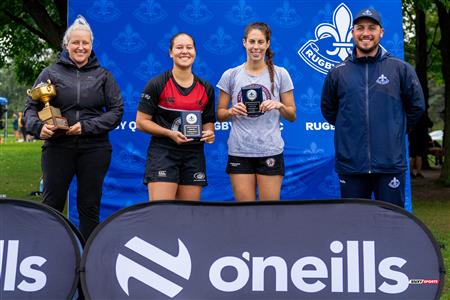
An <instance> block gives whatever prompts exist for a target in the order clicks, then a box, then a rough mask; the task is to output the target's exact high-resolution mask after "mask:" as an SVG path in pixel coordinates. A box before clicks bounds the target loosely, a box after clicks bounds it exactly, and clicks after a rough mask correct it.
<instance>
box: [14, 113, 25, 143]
mask: <svg viewBox="0 0 450 300" xmlns="http://www.w3.org/2000/svg"><path fill="white" fill-rule="evenodd" d="M12 124H13V130H14V136H15V138H16V142H18V143H20V142H23V140H24V139H23V136H22V132H21V130H20V129H19V115H18V114H16V113H13V123H12Z"/></svg>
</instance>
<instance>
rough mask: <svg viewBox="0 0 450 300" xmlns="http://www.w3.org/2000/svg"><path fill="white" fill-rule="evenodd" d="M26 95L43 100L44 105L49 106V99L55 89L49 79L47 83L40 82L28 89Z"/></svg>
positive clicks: (36, 99) (54, 94)
mask: <svg viewBox="0 0 450 300" xmlns="http://www.w3.org/2000/svg"><path fill="white" fill-rule="evenodd" d="M27 95H28V96H30V97H31V99H33V100H35V101H41V102H44V104H45V106H49V102H50V100H51V99H52V98H53V97H55V96H56V89H55V86H54V85H53V84H52V82H51V81H50V79H49V80H47V83H44V82H41V83H39V84H38V85H37V86H35V87H34V88H32V89H28V90H27Z"/></svg>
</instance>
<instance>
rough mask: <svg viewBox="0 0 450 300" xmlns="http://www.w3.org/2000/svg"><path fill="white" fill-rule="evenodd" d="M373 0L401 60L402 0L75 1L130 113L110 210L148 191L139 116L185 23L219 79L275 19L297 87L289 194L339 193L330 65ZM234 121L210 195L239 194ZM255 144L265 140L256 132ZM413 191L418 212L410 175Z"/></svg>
mask: <svg viewBox="0 0 450 300" xmlns="http://www.w3.org/2000/svg"><path fill="white" fill-rule="evenodd" d="M367 5H373V6H374V7H375V8H376V9H377V10H379V12H380V13H381V15H382V18H383V27H384V29H385V34H384V37H383V39H382V41H381V44H382V46H383V47H384V48H386V49H387V50H388V51H390V52H392V53H393V54H394V55H396V56H398V57H400V58H402V57H403V29H402V3H401V0H384V1H383V0H380V1H376V2H369V3H368V2H367V1H360V0H348V1H333V0H330V1H310V0H285V1H276V0H273V1H271V0H265V1H260V0H231V1H229V0H216V1H206V0H164V1H162V0H102V1H91V0H71V1H69V17H68V20H69V23H71V22H73V20H74V19H75V17H76V16H77V15H78V14H81V15H83V16H85V17H86V19H87V20H88V22H89V23H90V25H91V26H92V29H93V32H94V37H95V39H94V51H95V52H96V54H97V56H98V58H99V60H100V62H101V64H102V65H103V66H104V67H106V68H108V69H109V70H111V71H112V72H113V74H114V76H115V78H116V80H117V81H118V83H119V86H120V88H121V90H122V93H123V96H124V100H125V115H124V118H123V121H122V122H121V123H120V125H119V126H118V127H117V129H116V130H114V131H113V132H112V134H111V141H112V144H113V157H112V163H111V168H110V170H109V172H108V174H107V176H106V179H105V184H104V188H103V199H102V208H101V218H102V219H104V218H106V217H107V216H109V215H111V214H112V213H113V212H115V211H116V210H118V209H120V208H123V207H126V206H130V205H132V204H136V203H139V202H145V201H147V199H148V194H147V188H146V186H145V185H143V175H144V168H145V160H146V155H147V147H148V144H149V140H150V136H149V135H148V134H144V133H142V132H138V131H137V129H136V123H135V118H136V111H137V106H138V103H139V100H140V95H141V93H142V91H143V89H144V86H145V84H146V83H147V81H148V80H149V79H151V78H152V77H154V76H156V75H158V74H160V73H161V72H163V71H165V70H167V69H170V68H171V67H172V60H171V59H170V57H169V55H168V50H169V40H170V38H171V37H172V36H173V35H174V34H175V33H177V32H181V31H183V32H187V33H190V34H192V35H193V36H194V39H195V44H196V50H197V57H196V59H195V64H194V68H193V70H194V72H195V73H196V74H197V75H198V76H200V77H201V78H204V79H206V80H208V81H209V82H210V83H211V84H212V85H213V86H215V85H216V84H217V82H218V81H219V79H220V77H221V75H222V73H223V72H224V71H225V70H227V69H228V68H231V67H234V66H237V65H239V64H242V63H243V62H245V60H246V54H245V50H244V48H243V46H242V38H243V32H244V28H245V26H246V25H247V24H249V23H250V22H254V21H263V22H266V23H268V24H269V25H270V26H271V28H272V39H271V44H270V45H271V49H272V50H273V51H274V53H275V57H274V62H275V64H276V65H280V66H282V67H285V68H286V69H287V70H288V71H289V73H290V75H291V77H292V80H293V83H294V87H295V89H294V97H295V103H296V106H297V120H296V121H295V122H293V123H290V122H287V121H285V120H282V121H281V127H282V136H283V138H284V140H285V144H286V146H285V152H284V157H285V163H286V176H285V178H284V181H283V186H282V189H281V198H282V199H283V200H293V199H311V200H313V199H329V198H338V197H339V180H338V177H337V175H336V173H335V171H334V146H333V132H334V128H333V126H331V125H330V124H328V123H327V122H325V120H324V119H323V117H322V115H321V112H320V94H321V90H322V83H323V80H324V78H325V75H326V73H327V72H328V70H330V68H332V67H333V66H334V65H335V64H337V63H339V62H341V61H342V60H343V59H345V57H346V56H347V55H348V53H349V52H350V51H351V49H352V46H353V45H352V40H351V34H350V31H351V26H352V21H353V18H354V16H355V14H356V13H357V12H358V11H359V10H361V9H362V8H364V7H365V6H367ZM217 94H218V90H217V89H216V95H217ZM216 104H217V103H216ZM380 117H381V116H380ZM231 126H232V125H231V123H230V122H217V123H216V124H215V130H216V141H215V143H214V144H212V145H205V152H206V161H207V176H208V182H209V185H208V186H207V187H206V188H205V189H204V190H203V193H202V199H203V201H231V200H232V199H233V194H232V190H231V187H230V183H229V179H228V175H227V174H226V173H225V167H226V163H227V139H228V135H229V133H230V128H231ZM253 142H254V143H255V144H258V143H260V142H261V141H260V140H259V138H258V136H257V135H255V136H254V141H253ZM407 176H408V174H407ZM406 195H407V199H406V207H407V209H409V210H410V209H411V201H410V199H411V197H410V186H409V178H408V184H407V192H406ZM75 196H76V185H75V184H72V186H71V192H70V203H71V205H70V220H71V221H73V222H75V223H78V216H77V212H76V205H75V204H74V201H75Z"/></svg>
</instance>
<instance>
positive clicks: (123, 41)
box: [113, 25, 145, 54]
mask: <svg viewBox="0 0 450 300" xmlns="http://www.w3.org/2000/svg"><path fill="white" fill-rule="evenodd" d="M113 47H114V48H116V49H117V50H118V51H120V52H124V53H128V54H132V53H136V52H139V51H140V50H142V49H143V48H144V47H145V42H144V40H143V39H142V38H141V37H140V35H139V34H138V33H137V32H135V31H134V30H133V28H132V27H131V26H130V25H127V26H126V27H125V31H123V32H121V33H119V36H118V37H117V38H116V39H114V41H113Z"/></svg>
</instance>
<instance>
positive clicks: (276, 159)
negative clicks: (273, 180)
mask: <svg viewBox="0 0 450 300" xmlns="http://www.w3.org/2000/svg"><path fill="white" fill-rule="evenodd" d="M226 171H227V173H228V174H261V175H281V176H284V156H283V153H281V154H278V155H273V156H266V157H241V156H233V155H228V163H227V169H226Z"/></svg>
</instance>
